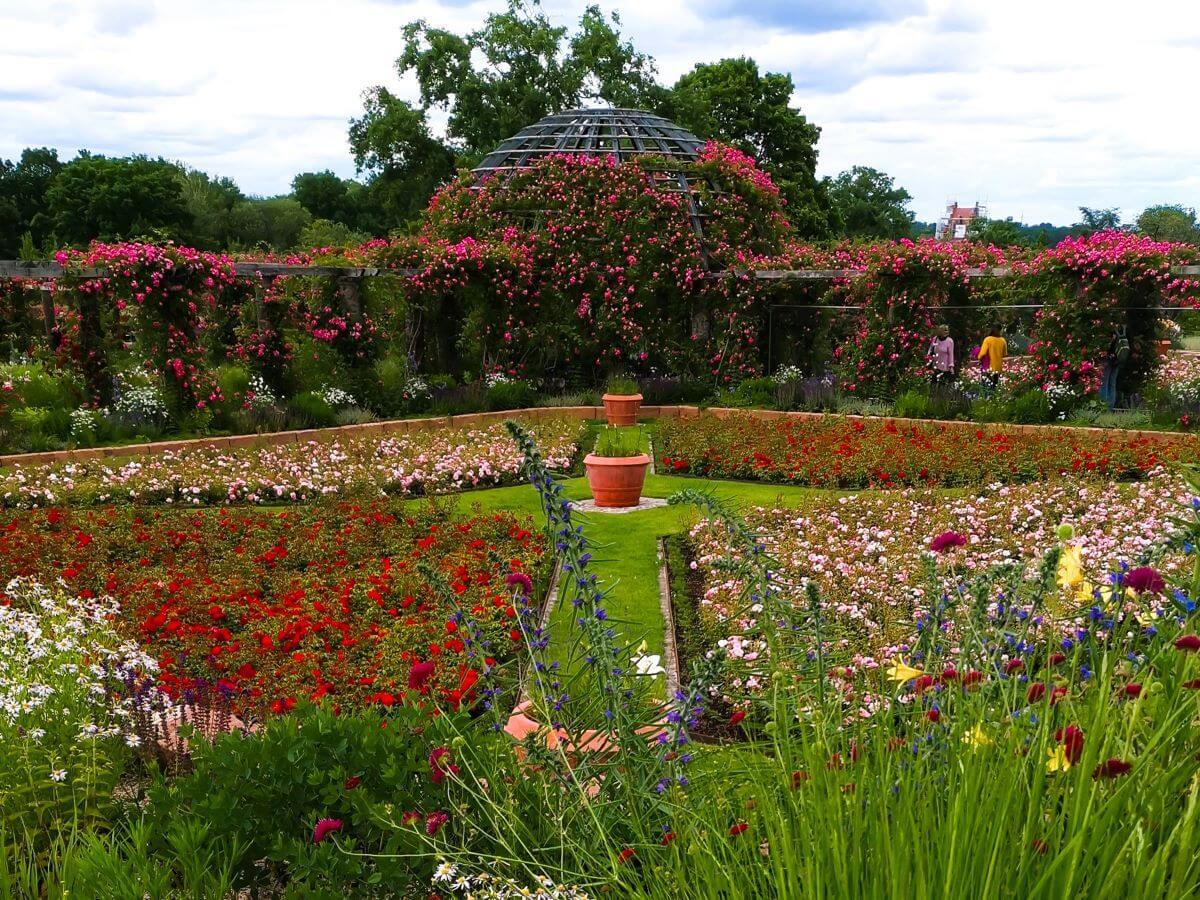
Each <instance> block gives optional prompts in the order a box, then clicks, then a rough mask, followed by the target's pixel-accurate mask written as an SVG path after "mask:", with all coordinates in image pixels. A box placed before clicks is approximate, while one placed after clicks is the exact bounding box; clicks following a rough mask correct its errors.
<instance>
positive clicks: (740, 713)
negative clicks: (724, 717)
mask: <svg viewBox="0 0 1200 900" xmlns="http://www.w3.org/2000/svg"><path fill="white" fill-rule="evenodd" d="M744 718H746V711H745V710H743V709H735V710H734V711H733V715H731V716H730V717H729V724H730V725H736V724H737V723H738V722H740V721H742V719H744Z"/></svg>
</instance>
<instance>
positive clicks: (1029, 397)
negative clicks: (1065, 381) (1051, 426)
mask: <svg viewBox="0 0 1200 900" xmlns="http://www.w3.org/2000/svg"><path fill="white" fill-rule="evenodd" d="M1053 418H1054V414H1053V411H1052V410H1051V409H1050V401H1049V400H1048V399H1047V398H1046V394H1045V392H1043V391H1040V390H1038V389H1037V388H1033V389H1031V390H1028V391H1025V393H1023V394H1020V395H1019V396H1017V398H1016V399H1014V400H1013V402H1012V421H1014V422H1016V423H1017V424H1018V425H1044V424H1046V423H1047V422H1049V421H1051V420H1052V419H1053Z"/></svg>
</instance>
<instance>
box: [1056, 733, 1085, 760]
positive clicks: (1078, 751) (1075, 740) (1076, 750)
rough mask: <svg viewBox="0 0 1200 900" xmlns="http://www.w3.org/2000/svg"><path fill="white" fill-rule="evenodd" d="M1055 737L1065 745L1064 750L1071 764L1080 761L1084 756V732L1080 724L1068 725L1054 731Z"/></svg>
mask: <svg viewBox="0 0 1200 900" xmlns="http://www.w3.org/2000/svg"><path fill="white" fill-rule="evenodd" d="M1054 739H1055V740H1056V741H1058V742H1059V743H1060V744H1062V745H1063V751H1064V752H1065V754H1066V757H1067V761H1068V762H1070V763H1071V765H1075V764H1076V763H1078V762H1079V758H1080V757H1081V756H1083V732H1082V731H1081V730H1080V729H1079V727H1078V726H1075V725H1068V726H1067V727H1066V728H1060V729H1058V731H1056V732H1054Z"/></svg>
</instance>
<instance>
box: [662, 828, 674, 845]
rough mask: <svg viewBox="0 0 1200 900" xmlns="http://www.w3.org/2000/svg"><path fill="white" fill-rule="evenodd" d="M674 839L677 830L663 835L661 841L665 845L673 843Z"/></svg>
mask: <svg viewBox="0 0 1200 900" xmlns="http://www.w3.org/2000/svg"><path fill="white" fill-rule="evenodd" d="M673 840H675V832H673V831H668V832H666V833H665V834H664V835H663V836H662V840H661V841H659V843H660V844H662V845H663V846H664V847H665V846H667V844H669V843H671V841H673Z"/></svg>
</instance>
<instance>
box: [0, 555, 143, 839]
mask: <svg viewBox="0 0 1200 900" xmlns="http://www.w3.org/2000/svg"><path fill="white" fill-rule="evenodd" d="M3 599H4V604H3V605H0V785H3V788H2V789H0V828H2V829H3V833H4V834H5V835H6V837H7V839H8V840H16V841H17V842H18V844H21V845H22V846H24V847H25V848H27V849H28V848H33V847H37V846H45V845H46V843H47V842H49V841H52V840H53V839H54V838H55V837H57V836H59V835H63V834H69V833H70V832H71V831H72V830H74V829H75V828H77V827H79V826H81V825H84V824H87V822H89V821H92V820H96V819H100V818H102V817H104V815H105V807H106V806H108V805H110V804H111V803H113V800H112V797H113V789H114V787H115V786H116V784H117V781H118V779H119V778H120V776H121V773H122V771H123V769H124V765H125V763H126V761H127V760H128V757H129V754H130V753H131V751H132V749H133V748H135V747H137V746H139V745H140V743H141V740H142V739H141V737H140V736H139V734H138V730H137V728H136V721H137V718H138V713H139V712H142V711H151V710H153V709H158V708H161V707H162V705H163V701H164V698H163V695H162V694H161V693H160V692H159V691H158V690H157V688H156V687H155V685H154V673H155V670H156V668H157V666H156V663H155V661H154V659H153V658H152V657H150V656H148V655H146V654H145V653H143V652H142V651H141V650H140V649H139V648H138V647H137V645H136V644H134V643H131V642H129V641H126V640H124V639H122V638H120V637H119V636H118V635H117V634H116V632H115V631H114V630H113V628H112V625H111V622H112V620H113V618H114V617H115V616H116V615H117V613H118V612H119V608H118V606H117V604H116V603H115V602H113V601H111V600H107V599H95V598H90V599H83V598H79V597H75V596H72V595H70V594H69V593H67V592H66V590H64V589H63V588H61V587H58V586H55V587H49V586H45V585H42V584H39V583H37V582H34V581H30V580H26V579H15V580H13V581H11V582H10V583H9V584H8V585H7V587H6V588H5V589H4V592H3Z"/></svg>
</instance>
